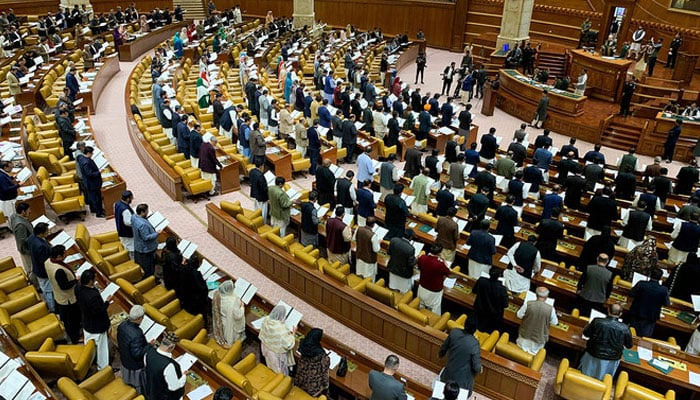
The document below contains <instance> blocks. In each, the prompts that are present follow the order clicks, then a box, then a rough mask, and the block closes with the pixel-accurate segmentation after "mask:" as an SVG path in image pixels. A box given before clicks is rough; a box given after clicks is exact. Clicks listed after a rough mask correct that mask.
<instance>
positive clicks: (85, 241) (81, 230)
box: [75, 224, 90, 252]
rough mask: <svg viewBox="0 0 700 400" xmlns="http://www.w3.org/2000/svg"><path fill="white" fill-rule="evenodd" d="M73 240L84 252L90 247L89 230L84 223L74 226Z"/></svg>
mask: <svg viewBox="0 0 700 400" xmlns="http://www.w3.org/2000/svg"><path fill="white" fill-rule="evenodd" d="M75 242H76V243H78V247H80V250H82V251H84V252H86V251H88V249H90V232H89V231H88V230H87V227H86V226H85V224H78V225H77V226H76V227H75Z"/></svg>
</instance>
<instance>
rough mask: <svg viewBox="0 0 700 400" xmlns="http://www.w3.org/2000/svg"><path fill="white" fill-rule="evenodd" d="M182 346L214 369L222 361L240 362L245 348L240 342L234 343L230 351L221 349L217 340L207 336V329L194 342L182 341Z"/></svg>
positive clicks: (228, 362) (194, 338)
mask: <svg viewBox="0 0 700 400" xmlns="http://www.w3.org/2000/svg"><path fill="white" fill-rule="evenodd" d="M180 345H181V346H182V347H183V348H184V349H185V350H187V351H189V352H190V353H192V354H194V355H195V356H197V358H198V359H200V360H202V361H204V362H205V363H207V364H208V365H209V366H210V367H212V368H216V364H218V363H219V362H220V361H221V362H224V363H227V364H231V363H233V362H236V361H238V358H239V357H240V356H241V350H242V348H243V343H242V342H241V341H240V340H237V341H236V342H234V343H233V346H231V347H230V348H228V349H226V348H224V347H221V345H219V344H218V343H217V342H216V340H214V339H213V338H211V337H209V336H207V330H206V329H201V330H200V331H199V333H197V336H195V337H193V338H192V340H188V339H183V340H181V341H180Z"/></svg>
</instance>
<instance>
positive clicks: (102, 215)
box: [95, 213, 105, 218]
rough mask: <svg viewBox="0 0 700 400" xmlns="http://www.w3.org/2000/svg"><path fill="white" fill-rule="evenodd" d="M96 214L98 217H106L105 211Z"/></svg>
mask: <svg viewBox="0 0 700 400" xmlns="http://www.w3.org/2000/svg"><path fill="white" fill-rule="evenodd" d="M95 216H96V217H97V218H104V217H105V213H99V214H97V215H95Z"/></svg>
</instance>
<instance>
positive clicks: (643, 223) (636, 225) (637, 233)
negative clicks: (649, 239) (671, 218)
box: [618, 200, 653, 278]
mask: <svg viewBox="0 0 700 400" xmlns="http://www.w3.org/2000/svg"><path fill="white" fill-rule="evenodd" d="M646 208H647V203H646V202H645V201H644V200H639V201H638V202H637V205H636V206H635V207H634V209H633V210H630V211H629V212H628V213H627V214H626V215H624V216H623V218H622V226H623V230H622V235H620V241H619V242H618V244H619V245H620V247H624V248H626V249H632V248H634V247H636V246H638V245H639V244H641V243H642V241H644V237H645V236H646V233H647V232H648V231H650V230H651V228H652V222H653V221H652V219H651V215H649V213H647V212H646ZM625 278H628V277H625Z"/></svg>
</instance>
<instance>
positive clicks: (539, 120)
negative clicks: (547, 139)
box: [530, 89, 549, 129]
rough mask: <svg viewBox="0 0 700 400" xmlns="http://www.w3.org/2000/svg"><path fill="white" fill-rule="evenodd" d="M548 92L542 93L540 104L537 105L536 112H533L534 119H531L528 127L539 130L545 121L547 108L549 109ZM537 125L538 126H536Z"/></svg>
mask: <svg viewBox="0 0 700 400" xmlns="http://www.w3.org/2000/svg"><path fill="white" fill-rule="evenodd" d="M548 93H549V91H548V90H547V89H544V90H543V91H542V98H540V102H539V103H537V110H535V117H534V118H533V119H532V122H531V123H530V126H532V127H534V128H536V129H541V128H542V126H543V125H544V122H545V120H546V119H547V108H548V107H549V94H548ZM537 124H539V125H540V126H537Z"/></svg>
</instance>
